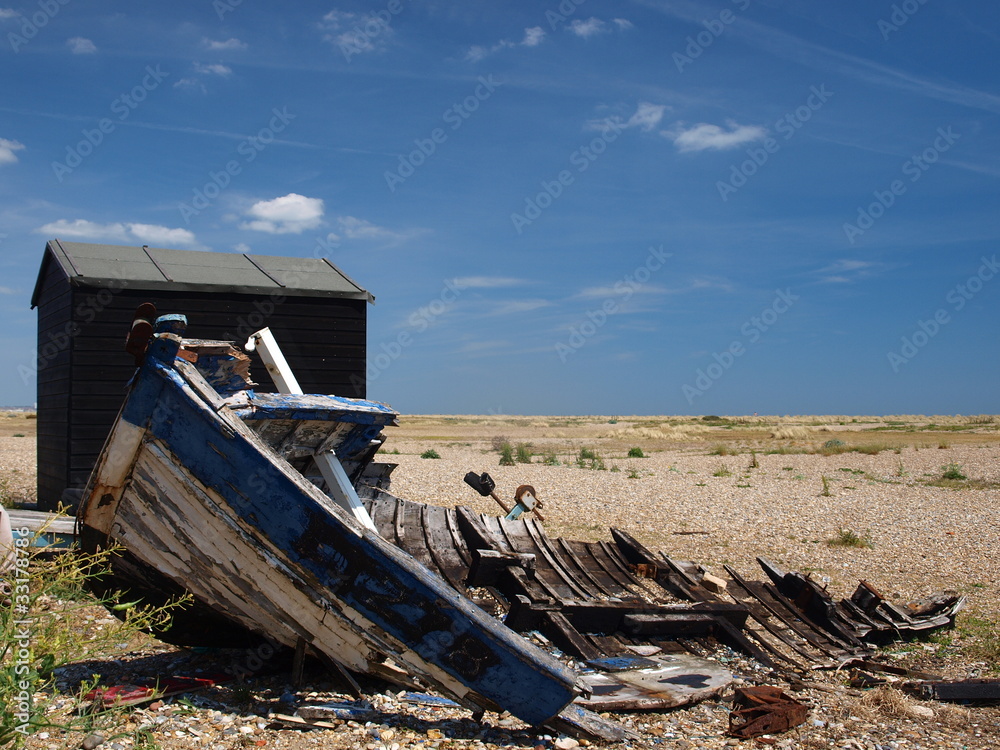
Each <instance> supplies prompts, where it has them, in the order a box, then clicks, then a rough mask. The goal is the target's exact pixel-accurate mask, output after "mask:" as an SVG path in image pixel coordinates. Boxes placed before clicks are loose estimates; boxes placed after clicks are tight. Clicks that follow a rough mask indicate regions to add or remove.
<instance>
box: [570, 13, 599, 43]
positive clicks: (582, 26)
mask: <svg viewBox="0 0 1000 750" xmlns="http://www.w3.org/2000/svg"><path fill="white" fill-rule="evenodd" d="M569 30H570V31H571V32H573V33H574V34H576V35H577V36H579V37H583V38H584V39H587V38H589V37H592V36H596V35H597V34H603V33H604V32H606V31H607V30H608V28H607V26H605V24H604V21H602V20H601V19H599V18H594V17H593V16H591V17H590V18H588V19H587V20H586V21H584V20H582V19H579V18H575V19H573V22H572V23H570V25H569Z"/></svg>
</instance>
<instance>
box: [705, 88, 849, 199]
mask: <svg viewBox="0 0 1000 750" xmlns="http://www.w3.org/2000/svg"><path fill="white" fill-rule="evenodd" d="M832 96H833V92H832V91H830V90H829V89H827V87H826V84H825V83H821V84H820V85H819V87H818V88H817V87H816V86H810V87H809V96H808V97H807V98H806V101H805V103H804V104H801V105H799V106H798V107H796V108H795V109H793V110H792V111H791V112H786V113H785V114H784V115H782V116H781V117H780V118H778V119H777V120H776V121H775V123H774V129H775V130H776V131H777V132H778V133H780V134H781V135H782V136H783V137H784V140H785V141H788V140H789V139H790V138H791V137H792V136H794V135H795V134H796V133H797V132H799V129H800V128H801V127H802V126H803V125H805V124H806V123H807V122H809V120H811V119H812V116H813V114H814V113H816V112H817V111H819V110H820V109H821V108H822V107H823V105H824V104H826V103H827V102H828V101H829V100H830V97H832ZM781 146H782V144H781V143H780V142H779V141H778V140H776V139H775V138H772V137H770V136H767V137H766V138H765V139H764V142H763V143H762V144H761V145H760V146H751V147H750V148H748V149H747V150H746V154H747V157H749V158H747V159H746V160H744V161H742V162H740V163H739V164H735V163H734V164H732V165H731V166H730V168H729V179H727V180H716V182H715V188H716V190H718V191H719V197H720V198H722V201H723V203H725V202H726V201H728V200H729V196H730V195H732V194H733V193H735V192H736V191H738V190H739V189H740V188H741V187H743V186H744V185H746V184H747V180H749V179H750V178H751V177H753V176H754V175H755V174H757V172H758V171H760V169H761V167H763V166H764V165H765V164H766V163H767V162H768V160H769V159H770V158H771V156H773V155H774V154H776V153H778V151H780V150H781Z"/></svg>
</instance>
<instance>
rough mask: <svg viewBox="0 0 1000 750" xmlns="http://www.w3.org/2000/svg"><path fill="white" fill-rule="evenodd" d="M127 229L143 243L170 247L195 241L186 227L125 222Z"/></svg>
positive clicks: (192, 233)
mask: <svg viewBox="0 0 1000 750" xmlns="http://www.w3.org/2000/svg"><path fill="white" fill-rule="evenodd" d="M126 226H127V227H128V231H129V232H130V233H131V234H132V236H133V237H135V238H136V239H137V240H139V241H141V242H142V244H144V245H159V246H161V247H170V246H172V245H193V244H194V243H195V237H194V232H191V231H188V230H187V229H179V228H178V229H170V228H169V227H161V226H160V225H158V224H126Z"/></svg>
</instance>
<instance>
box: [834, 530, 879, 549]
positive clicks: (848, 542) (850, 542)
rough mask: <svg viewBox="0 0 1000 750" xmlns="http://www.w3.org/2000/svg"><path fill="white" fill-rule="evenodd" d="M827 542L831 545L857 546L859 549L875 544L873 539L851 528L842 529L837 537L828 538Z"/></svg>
mask: <svg viewBox="0 0 1000 750" xmlns="http://www.w3.org/2000/svg"><path fill="white" fill-rule="evenodd" d="M826 543H827V546H829V547H856V548H859V549H868V548H871V547H872V546H873V545H872V542H871V539H869V538H868V537H865V536H860V535H858V534H856V533H855V532H853V531H851V530H850V529H841V530H840V531H838V532H837V535H836V536H835V537H833V538H832V539H827V540H826Z"/></svg>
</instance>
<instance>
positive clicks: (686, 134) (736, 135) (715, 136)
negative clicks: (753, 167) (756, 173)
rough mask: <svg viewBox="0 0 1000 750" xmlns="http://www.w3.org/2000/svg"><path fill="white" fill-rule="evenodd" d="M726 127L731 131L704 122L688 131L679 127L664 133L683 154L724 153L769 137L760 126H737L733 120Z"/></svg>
mask: <svg viewBox="0 0 1000 750" xmlns="http://www.w3.org/2000/svg"><path fill="white" fill-rule="evenodd" d="M726 125H727V126H728V127H729V130H724V129H722V128H720V127H719V126H718V125H710V124H708V123H704V122H702V123H699V124H697V125H694V126H693V127H690V128H687V129H684V128H683V127H678V128H677V129H675V130H673V131H664V132H663V135H664V136H665V137H667V138H671V139H673V141H674V145H675V146H677V150H678V151H680V152H682V153H684V152H688V151H706V150H708V149H712V150H715V151H724V150H725V149H728V148H736V147H738V146H742V145H743V144H744V143H752V142H753V141H759V140H760V139H761V138H763V137H764V136H765V135H767V130H766V129H765V128H763V127H761V126H759V125H737V124H736V123H735V122H733V121H731V120H730V121H729V122H727V123H726Z"/></svg>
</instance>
